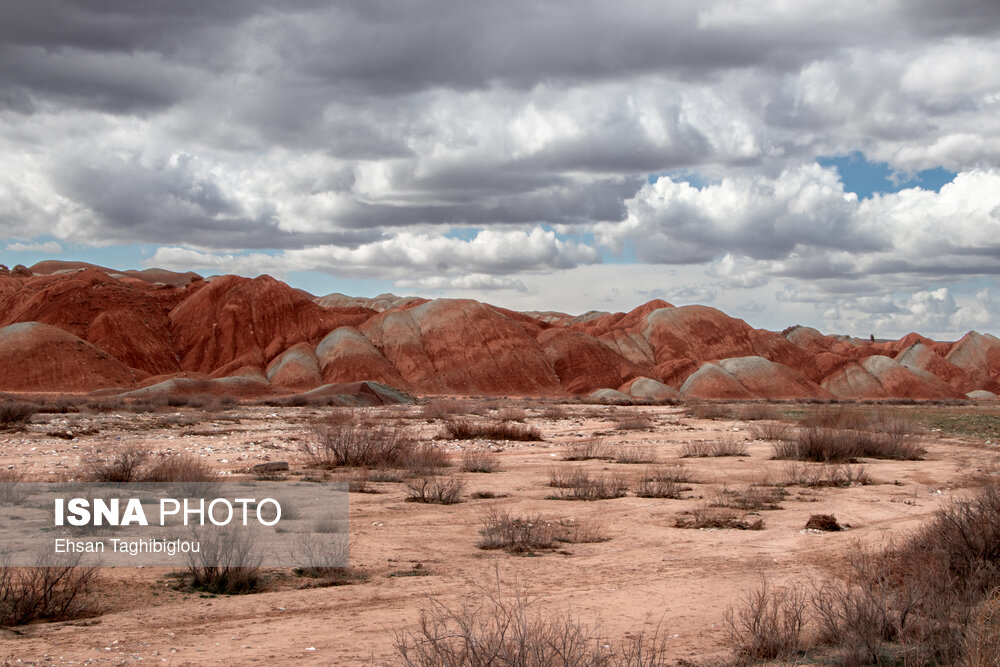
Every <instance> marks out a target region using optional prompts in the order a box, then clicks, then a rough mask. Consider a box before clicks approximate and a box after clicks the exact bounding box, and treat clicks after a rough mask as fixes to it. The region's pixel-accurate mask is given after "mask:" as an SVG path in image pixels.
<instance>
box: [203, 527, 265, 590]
mask: <svg viewBox="0 0 1000 667" xmlns="http://www.w3.org/2000/svg"><path fill="white" fill-rule="evenodd" d="M197 538H198V541H199V542H201V551H200V552H198V553H194V552H191V553H188V554H187V559H188V567H187V574H188V585H189V586H190V587H191V588H193V589H194V590H197V591H205V592H206V593H215V594H221V595H239V594H242V593H252V592H254V591H255V590H257V589H258V588H259V586H260V584H261V577H260V564H261V561H262V556H261V554H260V552H259V551H258V550H257V547H256V543H255V539H254V536H253V533H251V532H248V531H240V530H236V529H219V530H215V529H212V530H204V531H200V532H199V534H198V535H197Z"/></svg>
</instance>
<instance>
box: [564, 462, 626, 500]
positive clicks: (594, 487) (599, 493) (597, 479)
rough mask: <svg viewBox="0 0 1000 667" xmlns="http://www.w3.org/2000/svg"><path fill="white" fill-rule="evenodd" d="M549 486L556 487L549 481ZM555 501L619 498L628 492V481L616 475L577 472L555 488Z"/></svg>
mask: <svg viewBox="0 0 1000 667" xmlns="http://www.w3.org/2000/svg"><path fill="white" fill-rule="evenodd" d="M549 485H550V486H556V485H555V484H553V483H552V481H551V480H550V482H549ZM556 488H558V489H559V492H558V493H557V494H556V495H555V496H553V498H554V499H555V500H609V499H611V498H621V497H623V496H624V495H625V494H626V493H627V492H628V481H627V480H626V479H625V478H624V477H622V476H621V475H617V474H613V473H612V474H600V475H591V474H589V473H588V472H586V471H585V470H582V469H580V470H578V471H577V472H576V473H575V474H573V475H571V476H570V477H569V478H568V479H566V480H564V481H562V483H561V484H560V485H559V486H557V487H556Z"/></svg>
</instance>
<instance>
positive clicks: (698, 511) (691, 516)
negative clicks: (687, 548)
mask: <svg viewBox="0 0 1000 667" xmlns="http://www.w3.org/2000/svg"><path fill="white" fill-rule="evenodd" d="M674 527H675V528H732V529H736V530H762V529H763V528H764V520H763V519H761V518H760V517H758V516H752V515H747V514H745V513H742V512H737V511H735V510H732V509H729V508H718V507H697V508H695V509H693V510H691V511H690V512H685V513H683V514H681V515H679V516H677V517H676V518H675V519H674Z"/></svg>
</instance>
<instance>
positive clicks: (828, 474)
mask: <svg viewBox="0 0 1000 667" xmlns="http://www.w3.org/2000/svg"><path fill="white" fill-rule="evenodd" d="M781 483H782V484H783V485H786V486H808V487H840V488H846V487H849V486H854V485H855V484H857V485H859V486H867V485H869V484H873V483H874V482H873V481H872V479H871V476H870V475H869V474H868V468H866V467H865V466H862V465H848V464H839V463H838V464H828V463H817V464H812V465H809V464H803V463H798V462H795V461H793V462H790V463H788V464H787V465H786V466H785V469H784V479H783V480H782V482H781Z"/></svg>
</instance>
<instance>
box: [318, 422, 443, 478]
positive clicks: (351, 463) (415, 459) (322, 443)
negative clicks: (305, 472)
mask: <svg viewBox="0 0 1000 667" xmlns="http://www.w3.org/2000/svg"><path fill="white" fill-rule="evenodd" d="M298 446H299V450H300V451H301V452H302V453H303V454H305V456H306V458H307V459H308V460H309V463H310V464H311V465H312V466H314V467H317V468H325V469H331V468H338V467H342V466H343V467H359V468H394V467H412V466H414V465H417V466H418V467H420V466H423V467H432V465H433V461H431V460H424V459H427V457H428V456H433V455H432V454H431V452H429V451H420V447H419V446H418V445H417V443H416V442H415V441H414V439H413V438H412V437H411V436H410V434H409V432H408V431H406V429H404V428H401V427H400V426H398V425H395V424H366V423H363V422H362V421H361V419H360V418H359V417H357V416H354V415H351V414H348V413H346V412H333V413H331V414H330V415H329V416H328V418H327V419H326V421H324V422H323V423H320V424H316V425H314V426H313V428H312V437H311V438H306V439H303V440H301V441H300V442H299V443H298ZM425 447H426V446H425ZM446 459H447V457H445V460H446Z"/></svg>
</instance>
